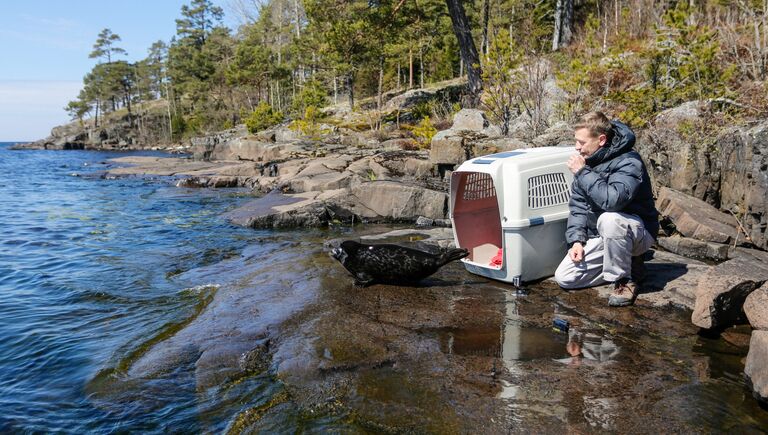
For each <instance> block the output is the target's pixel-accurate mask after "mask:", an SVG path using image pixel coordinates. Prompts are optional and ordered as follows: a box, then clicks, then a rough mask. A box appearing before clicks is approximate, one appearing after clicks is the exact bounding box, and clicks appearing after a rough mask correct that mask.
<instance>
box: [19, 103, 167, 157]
mask: <svg viewBox="0 0 768 435" xmlns="http://www.w3.org/2000/svg"><path fill="white" fill-rule="evenodd" d="M179 147H180V145H179V144H178V143H169V141H168V121H167V118H166V116H165V114H163V113H160V112H150V113H146V114H142V115H141V116H137V115H133V116H131V117H129V116H128V115H127V114H126V115H122V116H110V117H108V118H106V119H103V120H101V122H100V124H99V126H95V125H94V122H93V120H87V121H85V122H80V121H74V122H71V123H69V124H65V125H60V126H57V127H54V128H52V129H51V135H50V136H48V137H46V138H45V139H41V140H38V141H35V142H31V143H27V144H21V145H18V146H16V147H14V148H15V149H49V150H82V149H87V150H123V151H125V150H137V149H164V150H173V149H177V148H179Z"/></svg>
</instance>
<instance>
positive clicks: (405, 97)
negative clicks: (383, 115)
mask: <svg viewBox="0 0 768 435" xmlns="http://www.w3.org/2000/svg"><path fill="white" fill-rule="evenodd" d="M466 88H467V83H466V80H462V79H458V80H450V81H447V82H443V83H437V84H434V85H432V86H430V87H428V88H423V89H411V90H409V91H406V92H403V93H402V94H399V95H397V96H395V97H393V98H392V99H390V100H389V101H387V102H386V103H384V106H383V108H382V109H383V111H384V112H387V113H393V112H398V111H405V110H409V109H411V108H413V107H414V106H416V105H417V104H421V103H425V102H428V101H431V100H437V101H459V98H460V96H461V94H462V93H463V92H465V91H466Z"/></svg>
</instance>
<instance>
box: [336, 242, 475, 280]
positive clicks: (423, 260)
mask: <svg viewBox="0 0 768 435" xmlns="http://www.w3.org/2000/svg"><path fill="white" fill-rule="evenodd" d="M468 255H469V251H467V250H466V249H449V250H441V251H439V252H437V253H434V252H425V251H421V250H418V249H413V248H406V247H404V246H400V245H394V244H360V243H358V242H355V241H352V240H347V241H345V242H342V243H341V244H340V245H339V246H338V247H336V248H334V249H333V250H332V251H331V257H333V258H335V259H336V260H338V261H339V262H340V263H341V264H342V266H344V267H345V268H346V269H347V270H348V271H349V272H350V273H351V274H352V276H353V277H354V278H355V284H356V285H360V286H367V285H370V284H372V283H374V282H378V283H382V284H395V285H415V284H418V282H419V281H421V280H422V279H424V278H426V277H428V276H430V275H432V274H433V273H435V272H437V270H438V269H440V268H441V267H442V266H444V265H446V264H448V263H450V262H451V261H456V260H460V259H462V258H464V257H466V256H468Z"/></svg>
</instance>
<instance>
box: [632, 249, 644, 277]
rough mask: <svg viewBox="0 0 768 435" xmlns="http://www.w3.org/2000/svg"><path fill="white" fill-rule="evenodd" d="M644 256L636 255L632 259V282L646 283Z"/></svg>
mask: <svg viewBox="0 0 768 435" xmlns="http://www.w3.org/2000/svg"><path fill="white" fill-rule="evenodd" d="M643 257H644V256H643V255H636V256H634V257H632V272H631V274H632V281H634V282H636V283H642V282H643V281H645V275H646V270H645V258H643Z"/></svg>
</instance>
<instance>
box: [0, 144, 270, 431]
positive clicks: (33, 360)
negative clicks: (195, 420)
mask: <svg viewBox="0 0 768 435" xmlns="http://www.w3.org/2000/svg"><path fill="white" fill-rule="evenodd" d="M8 145H9V144H0V221H2V226H3V230H2V231H0V343H1V344H0V373H1V374H2V375H0V431H5V430H26V431H48V430H51V429H58V430H64V431H67V432H82V431H84V430H93V429H96V428H99V429H105V428H110V427H111V428H116V427H120V428H123V429H130V428H142V427H147V425H148V424H149V425H150V426H151V425H152V424H157V423H152V422H153V421H157V420H158V419H157V418H156V417H157V416H155V418H153V416H152V415H151V414H150V415H147V414H143V413H142V414H140V415H132V413H135V412H136V410H132V409H130V407H126V408H125V409H122V410H121V409H114V408H110V409H108V408H100V407H97V406H95V404H94V401H92V400H89V394H88V392H87V391H86V387H87V384H88V382H89V381H90V380H91V379H92V378H93V377H94V376H95V374H96V373H97V372H99V371H100V370H102V369H104V368H105V367H109V366H110V364H113V363H114V361H115V359H119V358H120V356H121V354H122V353H124V352H127V351H129V350H130V349H131V348H132V347H133V346H134V345H135V343H137V342H143V341H145V340H146V339H147V338H148V337H151V336H153V335H154V334H155V333H156V331H157V330H159V329H161V328H163V327H164V326H165V325H167V324H168V323H169V322H174V321H177V320H178V319H180V318H184V317H185V316H187V315H189V313H190V312H191V311H193V310H194V308H195V306H196V304H197V303H198V298H197V296H196V294H195V292H194V291H190V290H185V288H184V287H182V286H181V285H180V284H178V283H176V282H175V281H174V279H173V277H174V276H175V275H176V274H179V273H182V272H184V271H186V270H189V269H193V268H196V267H200V266H203V265H206V264H211V263H215V262H218V261H221V260H222V259H224V258H226V257H227V256H230V255H233V254H235V253H237V252H239V250H240V249H242V247H243V246H245V245H246V244H247V243H248V242H249V241H250V240H252V239H254V238H255V237H258V235H259V234H258V233H257V232H255V231H253V230H247V229H243V228H237V227H234V226H232V225H229V224H228V223H227V222H225V221H223V220H222V219H221V218H219V217H218V216H219V215H220V214H221V213H222V212H224V211H226V210H228V209H230V208H232V207H235V206H236V205H237V204H238V203H239V202H240V201H241V200H242V195H241V194H239V193H238V192H235V191H231V190H227V191H223V190H222V191H213V190H208V191H200V190H194V191H192V190H185V189H177V188H175V187H174V186H173V185H172V184H170V183H169V182H167V181H158V180H142V179H137V178H125V179H118V180H105V179H101V178H99V176H98V174H99V171H103V170H104V169H105V168H106V167H107V165H108V164H107V163H106V160H107V159H109V158H112V157H116V156H119V155H125V154H110V153H103V152H86V151H71V152H54V151H10V150H8V149H7V146H8ZM172 408H173V407H171V409H172ZM179 408H181V409H183V405H179V407H177V409H176V410H174V411H169V409H161V411H159V412H166V413H169V414H173V413H176V412H178V414H177V416H176V418H177V420H174V419H163V420H162V424H167V423H171V424H173V423H174V422H176V423H178V421H179V420H181V421H183V420H185V419H187V418H186V417H188V416H185V415H184V412H183V410H181V411H180V410H179ZM178 427H180V428H183V427H185V426H183V425H181V426H178Z"/></svg>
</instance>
